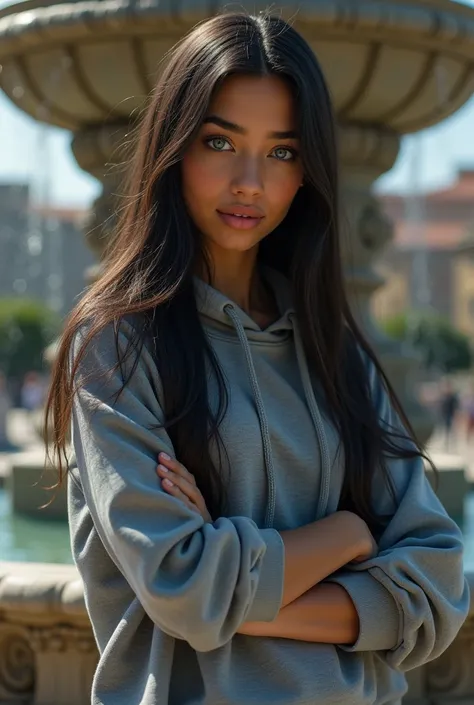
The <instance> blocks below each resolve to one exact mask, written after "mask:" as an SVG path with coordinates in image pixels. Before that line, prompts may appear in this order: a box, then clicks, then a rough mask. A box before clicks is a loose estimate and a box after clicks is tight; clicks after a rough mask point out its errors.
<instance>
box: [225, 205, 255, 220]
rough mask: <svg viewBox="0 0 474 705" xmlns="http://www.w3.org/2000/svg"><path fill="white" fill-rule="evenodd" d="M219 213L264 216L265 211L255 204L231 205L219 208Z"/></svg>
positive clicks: (249, 216) (252, 216) (248, 216)
mask: <svg viewBox="0 0 474 705" xmlns="http://www.w3.org/2000/svg"><path fill="white" fill-rule="evenodd" d="M218 213H222V214H223V215H235V216H237V217H241V218H258V219H261V218H263V213H262V212H261V211H260V210H259V209H258V208H255V207H254V206H237V205H235V206H229V207H227V208H219V209H218Z"/></svg>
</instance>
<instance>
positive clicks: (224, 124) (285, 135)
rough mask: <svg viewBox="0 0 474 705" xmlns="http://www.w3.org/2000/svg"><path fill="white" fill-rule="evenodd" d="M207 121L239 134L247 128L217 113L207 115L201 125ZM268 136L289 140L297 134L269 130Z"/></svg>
mask: <svg viewBox="0 0 474 705" xmlns="http://www.w3.org/2000/svg"><path fill="white" fill-rule="evenodd" d="M209 123H212V124H213V125H218V126H219V127H222V128H224V130H229V131H230V132H236V133H237V134H239V135H245V134H247V130H246V129H245V127H241V126H240V125H236V124H235V123H234V122H229V121H228V120H224V118H221V117H219V116H218V115H209V116H208V117H207V118H205V120H204V121H203V125H206V124H209ZM268 137H269V138H271V139H276V140H290V139H296V138H297V137H298V135H297V134H296V132H295V131H294V130H288V131H286V132H269V133H268Z"/></svg>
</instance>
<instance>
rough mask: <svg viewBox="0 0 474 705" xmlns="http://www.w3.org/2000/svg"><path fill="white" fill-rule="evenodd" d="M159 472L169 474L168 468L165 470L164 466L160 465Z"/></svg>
mask: <svg viewBox="0 0 474 705" xmlns="http://www.w3.org/2000/svg"><path fill="white" fill-rule="evenodd" d="M158 470H161V471H162V472H168V468H165V466H164V465H158Z"/></svg>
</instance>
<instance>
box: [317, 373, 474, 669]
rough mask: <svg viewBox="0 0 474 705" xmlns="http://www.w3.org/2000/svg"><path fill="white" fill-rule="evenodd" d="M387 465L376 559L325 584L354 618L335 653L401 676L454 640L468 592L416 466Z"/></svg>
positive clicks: (456, 547)
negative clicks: (348, 638)
mask: <svg viewBox="0 0 474 705" xmlns="http://www.w3.org/2000/svg"><path fill="white" fill-rule="evenodd" d="M370 374H371V388H372V391H373V394H374V398H375V400H376V404H377V408H378V410H379V414H380V417H381V419H382V421H383V422H384V425H385V426H386V427H388V426H390V427H392V428H394V427H395V428H396V429H398V430H399V431H401V430H402V429H403V427H402V424H401V421H400V420H399V418H398V416H396V414H395V413H394V411H393V410H392V408H391V406H390V403H389V399H388V395H387V393H386V391H385V387H384V385H383V384H382V381H381V379H380V377H379V375H378V374H377V373H376V372H375V368H373V367H372V368H371V371H370ZM403 432H404V433H405V431H404V429H403ZM407 442H410V441H407ZM387 466H388V470H389V473H390V476H391V478H392V481H393V485H394V489H395V496H396V501H395V503H394V500H393V498H392V496H391V495H390V493H389V491H388V488H387V487H386V483H385V482H384V481H383V480H382V478H381V477H377V478H376V479H375V482H374V503H375V506H376V507H377V509H378V511H379V512H380V513H381V514H387V515H389V516H391V521H390V523H389V524H388V526H387V527H386V530H385V531H384V533H383V535H382V536H381V538H380V541H379V553H378V556H377V557H376V558H373V559H371V560H369V561H366V562H364V563H362V564H359V565H357V566H351V567H350V568H345V569H343V570H342V571H340V572H339V573H336V574H335V575H334V576H332V577H331V579H330V580H331V582H335V583H338V584H339V585H342V586H343V587H344V588H345V589H346V590H347V592H348V593H349V595H350V596H351V598H352V600H353V602H354V604H355V607H356V609H357V612H358V614H359V624H360V632H359V638H358V640H357V642H356V643H355V644H354V645H353V646H352V647H342V648H344V649H345V650H347V651H384V652H386V654H385V655H386V659H387V661H388V663H389V665H390V666H392V667H393V668H398V669H401V670H405V671H408V670H410V669H412V668H416V667H418V666H420V665H422V664H424V663H426V662H428V661H431V660H432V659H435V658H437V657H438V656H440V654H441V653H443V651H445V649H447V647H448V646H449V645H450V644H451V642H452V641H453V640H454V638H455V637H456V635H457V633H458V631H459V629H460V628H461V626H462V624H463V622H464V620H465V618H466V616H467V612H468V609H469V588H468V585H467V582H466V580H465V577H464V570H463V545H462V537H461V532H460V530H459V528H458V527H457V525H456V523H455V522H454V521H453V520H452V519H451V518H450V517H449V516H448V515H447V513H446V511H445V510H444V508H443V506H442V505H441V503H440V501H439V500H438V498H437V497H436V495H435V493H434V491H433V489H432V487H431V484H430V482H429V480H428V479H427V477H426V473H425V467H424V463H423V460H422V459H421V458H414V459H410V460H403V459H402V460H399V459H394V458H392V459H388V461H387Z"/></svg>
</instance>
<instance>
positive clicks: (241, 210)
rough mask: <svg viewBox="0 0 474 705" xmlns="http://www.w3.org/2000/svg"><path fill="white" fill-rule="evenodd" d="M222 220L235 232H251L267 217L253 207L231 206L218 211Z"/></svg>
mask: <svg viewBox="0 0 474 705" xmlns="http://www.w3.org/2000/svg"><path fill="white" fill-rule="evenodd" d="M217 213H218V215H219V217H220V218H221V220H223V221H224V223H225V224H226V225H228V226H229V227H231V228H234V229H235V230H250V229H252V228H255V227H256V226H257V225H259V223H260V222H261V221H262V219H263V218H264V217H265V216H264V215H263V213H262V212H261V211H260V210H259V209H258V208H254V207H253V206H229V207H228V208H221V209H219V210H218V211H217Z"/></svg>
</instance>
